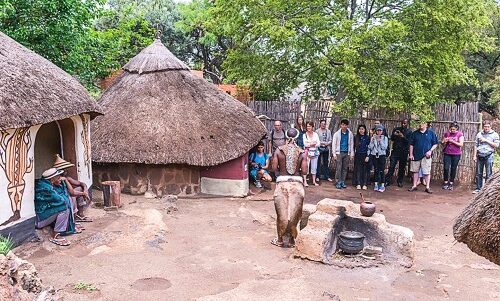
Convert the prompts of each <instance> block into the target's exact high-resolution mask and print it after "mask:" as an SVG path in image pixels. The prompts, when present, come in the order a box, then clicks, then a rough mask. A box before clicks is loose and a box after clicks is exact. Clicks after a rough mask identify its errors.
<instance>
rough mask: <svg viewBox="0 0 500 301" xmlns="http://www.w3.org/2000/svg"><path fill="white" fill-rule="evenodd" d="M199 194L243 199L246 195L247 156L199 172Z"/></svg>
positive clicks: (247, 187)
mask: <svg viewBox="0 0 500 301" xmlns="http://www.w3.org/2000/svg"><path fill="white" fill-rule="evenodd" d="M200 175H201V192H202V193H206V194H214V195H225V196H234V197H244V196H246V195H248V190H249V184H248V154H244V155H243V156H241V157H239V158H236V159H233V160H230V161H228V162H224V163H222V164H219V165H217V166H211V167H205V168H203V169H202V170H201V171H200Z"/></svg>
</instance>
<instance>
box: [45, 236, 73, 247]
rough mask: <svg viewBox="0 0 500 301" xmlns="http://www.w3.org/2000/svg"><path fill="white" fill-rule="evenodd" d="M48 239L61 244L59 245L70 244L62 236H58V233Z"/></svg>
mask: <svg viewBox="0 0 500 301" xmlns="http://www.w3.org/2000/svg"><path fill="white" fill-rule="evenodd" d="M49 241H50V242H51V243H53V244H55V245H58V246H61V247H67V246H69V245H71V243H70V242H69V241H67V240H66V238H64V237H59V233H58V234H56V236H55V237H54V238H50V239H49Z"/></svg>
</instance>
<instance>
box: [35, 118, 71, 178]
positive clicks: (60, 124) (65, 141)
mask: <svg viewBox="0 0 500 301" xmlns="http://www.w3.org/2000/svg"><path fill="white" fill-rule="evenodd" d="M51 124H52V125H54V124H55V125H56V126H57V133H55V132H52V133H50V134H51V137H52V138H55V137H54V136H57V137H58V139H59V141H58V142H59V143H58V144H59V146H58V148H57V150H56V149H54V150H48V151H49V152H50V153H43V149H44V148H41V147H40V145H41V144H43V143H44V142H43V141H40V139H43V137H41V136H40V132H41V131H42V130H44V129H47V128H48V127H49V126H50V125H51ZM52 130H54V129H52ZM52 146H54V145H52ZM41 150H42V151H41ZM54 151H57V152H56V153H53V152H54ZM55 154H60V155H61V158H63V159H65V160H67V161H69V162H71V163H75V162H76V161H77V154H76V126H75V122H74V121H73V120H72V119H71V118H66V119H62V120H56V121H52V122H50V123H46V124H43V125H42V126H40V128H39V129H38V131H37V133H36V137H35V158H34V159H35V160H34V161H35V162H34V164H35V178H37V177H40V176H41V173H42V172H43V171H44V170H46V169H47V168H50V167H51V166H52V163H53V162H54V155H55ZM41 160H44V161H45V162H40V161H41ZM41 169H43V170H41ZM67 171H68V175H69V176H71V177H73V178H78V176H77V169H76V167H71V168H68V170H67Z"/></svg>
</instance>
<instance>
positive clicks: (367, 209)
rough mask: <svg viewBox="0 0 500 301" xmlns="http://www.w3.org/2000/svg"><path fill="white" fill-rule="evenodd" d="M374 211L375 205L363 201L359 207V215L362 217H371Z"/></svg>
mask: <svg viewBox="0 0 500 301" xmlns="http://www.w3.org/2000/svg"><path fill="white" fill-rule="evenodd" d="M376 209H377V207H376V206H375V204H373V203H372V202H368V201H363V203H361V205H359V210H360V211H361V214H362V215H363V216H368V217H370V216H372V215H373V214H374V213H375V210H376Z"/></svg>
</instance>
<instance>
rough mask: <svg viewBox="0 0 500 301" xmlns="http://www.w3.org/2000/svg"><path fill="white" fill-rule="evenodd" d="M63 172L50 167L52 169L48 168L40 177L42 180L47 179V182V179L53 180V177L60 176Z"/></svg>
mask: <svg viewBox="0 0 500 301" xmlns="http://www.w3.org/2000/svg"><path fill="white" fill-rule="evenodd" d="M63 172H64V171H62V170H59V169H57V168H54V167H52V168H49V169H47V170H46V171H44V172H43V173H42V177H43V178H44V179H47V180H48V179H51V178H53V177H55V176H58V175H60V174H62V173H63Z"/></svg>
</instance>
